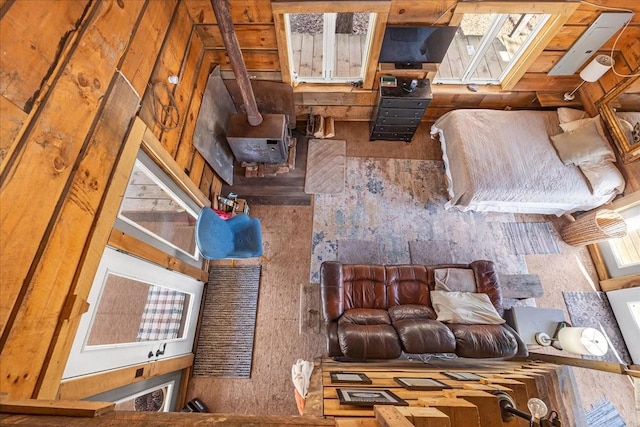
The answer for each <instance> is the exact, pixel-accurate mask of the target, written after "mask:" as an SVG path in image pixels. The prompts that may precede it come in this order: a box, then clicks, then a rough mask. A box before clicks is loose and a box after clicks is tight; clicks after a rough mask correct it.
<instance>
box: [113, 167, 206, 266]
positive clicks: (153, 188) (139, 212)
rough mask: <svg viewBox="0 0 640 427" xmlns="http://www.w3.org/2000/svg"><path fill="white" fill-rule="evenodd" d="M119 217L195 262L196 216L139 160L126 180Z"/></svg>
mask: <svg viewBox="0 0 640 427" xmlns="http://www.w3.org/2000/svg"><path fill="white" fill-rule="evenodd" d="M118 217H119V218H120V219H122V220H124V221H126V222H128V223H129V224H131V225H133V226H135V227H136V228H138V229H141V230H143V231H144V232H146V233H147V234H150V235H152V236H154V237H156V238H158V239H160V240H161V241H163V242H165V243H168V244H169V245H170V246H172V247H174V248H177V249H179V250H181V251H183V252H185V253H186V254H188V255H190V256H191V257H193V258H196V259H197V253H196V243H195V224H196V219H197V217H196V214H195V213H193V212H192V211H191V210H190V209H187V208H186V207H185V206H184V205H183V203H182V202H181V201H179V199H178V198H177V197H176V196H175V195H174V194H173V193H172V192H169V191H167V189H166V188H165V187H164V186H163V185H160V180H159V179H158V178H156V177H155V176H154V175H153V174H152V173H151V172H150V171H149V170H148V169H147V168H146V167H145V166H144V165H143V164H142V163H140V162H139V161H136V164H135V166H134V168H133V171H132V173H131V177H130V178H129V183H128V185H127V189H126V191H125V195H124V197H123V199H122V203H121V204H120V211H119V213H118Z"/></svg>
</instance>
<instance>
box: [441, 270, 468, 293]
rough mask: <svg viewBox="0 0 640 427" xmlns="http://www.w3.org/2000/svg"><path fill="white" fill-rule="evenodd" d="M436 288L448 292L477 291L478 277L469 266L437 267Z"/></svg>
mask: <svg viewBox="0 0 640 427" xmlns="http://www.w3.org/2000/svg"><path fill="white" fill-rule="evenodd" d="M433 274H434V276H435V279H436V287H435V289H436V290H438V291H448V292H475V291H476V277H475V276H474V274H473V270H471V269H469V268H436V269H435V270H433Z"/></svg>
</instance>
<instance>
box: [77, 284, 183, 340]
mask: <svg viewBox="0 0 640 427" xmlns="http://www.w3.org/2000/svg"><path fill="white" fill-rule="evenodd" d="M189 301H190V295H189V294H188V293H185V292H181V291H177V290H173V289H169V288H165V287H162V286H155V285H150V284H148V283H144V282H140V281H137V280H134V279H131V278H128V277H124V276H120V275H117V274H112V273H109V274H108V275H107V277H106V280H105V283H104V286H103V290H102V294H101V296H100V300H99V303H98V307H97V308H96V312H95V317H94V320H93V323H92V325H91V329H90V330H89V333H88V339H87V343H86V346H87V347H90V346H97V345H110V344H127V343H135V342H146V341H158V340H171V339H177V338H182V337H183V336H184V332H185V320H186V318H187V317H188V316H187V311H188V307H189Z"/></svg>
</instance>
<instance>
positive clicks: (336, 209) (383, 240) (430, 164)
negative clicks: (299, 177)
mask: <svg viewBox="0 0 640 427" xmlns="http://www.w3.org/2000/svg"><path fill="white" fill-rule="evenodd" d="M446 201H447V191H446V186H445V174H444V166H443V163H442V162H441V161H430V160H412V159H384V158H380V159H372V158H360V157H354V158H350V157H349V158H347V161H346V183H345V190H344V192H343V193H340V194H316V195H315V196H314V208H313V237H312V244H311V245H312V248H311V268H310V281H311V283H318V281H319V274H318V273H319V269H320V265H321V264H322V262H323V261H332V260H336V259H337V258H338V257H337V254H338V240H339V239H341V240H342V239H344V240H347V239H348V240H368V241H375V242H378V245H379V247H380V261H381V263H384V264H407V263H409V262H410V254H409V242H413V241H416V240H432V241H447V242H449V247H450V249H451V253H452V258H453V261H454V262H459V263H468V262H471V261H473V260H477V259H488V260H492V261H494V262H495V263H496V266H497V269H498V271H499V272H501V273H503V274H525V273H527V267H526V263H525V260H524V257H523V256H522V255H516V254H513V253H511V251H510V248H509V245H508V243H507V236H506V235H505V233H504V231H503V228H502V227H501V224H502V223H504V222H514V216H513V214H510V213H494V212H460V211H457V210H447V211H445V209H444V204H445V202H446Z"/></svg>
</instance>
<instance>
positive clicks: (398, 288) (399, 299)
mask: <svg viewBox="0 0 640 427" xmlns="http://www.w3.org/2000/svg"><path fill="white" fill-rule="evenodd" d="M386 274H387V301H388V304H389V307H392V306H394V305H401V304H420V305H431V302H430V300H429V281H428V275H427V268H426V267H425V266H423V265H391V266H386Z"/></svg>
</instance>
